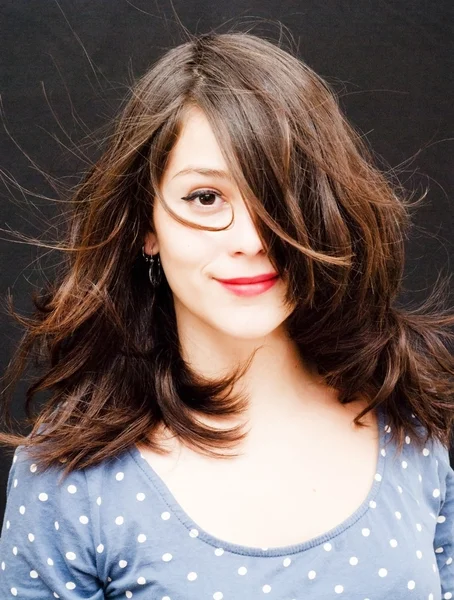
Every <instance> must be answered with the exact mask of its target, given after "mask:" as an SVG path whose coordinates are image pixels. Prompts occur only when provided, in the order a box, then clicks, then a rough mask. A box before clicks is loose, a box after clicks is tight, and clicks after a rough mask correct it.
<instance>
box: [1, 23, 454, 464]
mask: <svg viewBox="0 0 454 600" xmlns="http://www.w3.org/2000/svg"><path fill="white" fill-rule="evenodd" d="M191 107H197V108H199V109H201V110H202V111H203V112H204V114H205V115H206V117H207V119H208V120H209V123H210V125H211V126H212V128H213V131H214V133H215V135H216V138H217V139H218V141H219V143H220V146H221V148H222V152H223V154H224V156H225V159H226V162H227V164H228V166H229V168H230V171H231V173H232V174H233V176H234V178H235V181H236V182H237V184H238V187H239V189H240V190H241V192H242V195H243V197H244V199H245V202H246V204H247V207H248V210H250V213H251V214H252V215H253V218H254V222H255V223H256V225H257V230H258V232H259V235H260V236H261V238H262V240H263V242H264V243H265V244H266V248H267V251H268V253H269V258H270V261H271V262H272V264H273V266H274V267H275V269H276V270H277V271H278V272H279V273H281V274H282V275H285V276H286V278H287V281H288V287H287V296H286V301H287V302H288V303H289V304H291V305H292V307H294V309H293V311H292V313H291V314H290V316H289V317H288V319H287V321H286V327H287V331H288V333H289V335H290V336H291V338H292V339H293V340H294V341H295V342H296V344H297V347H298V349H299V351H300V353H301V356H302V357H305V358H309V357H310V359H311V361H313V362H314V363H315V364H316V366H317V369H318V372H319V374H320V375H321V377H322V378H323V381H324V382H326V384H327V385H329V386H331V387H334V388H335V389H336V390H338V392H339V396H338V398H339V402H341V403H348V402H352V401H354V400H356V399H357V398H359V397H360V396H361V397H366V398H367V400H368V407H367V408H366V409H365V410H364V411H363V412H361V413H360V414H359V415H358V416H357V417H356V419H355V424H356V425H359V426H365V424H364V423H363V422H362V421H361V419H362V417H363V416H364V415H365V414H367V412H369V411H370V410H372V409H373V408H375V407H378V406H384V407H385V408H386V411H387V414H388V423H389V426H390V431H391V434H392V438H394V439H395V440H396V441H397V442H398V446H399V450H401V449H402V447H403V443H404V435H405V434H406V433H409V432H410V433H411V434H412V436H413V438H414V441H415V443H417V444H419V445H420V446H421V447H422V445H423V444H425V443H427V441H428V440H429V439H430V438H437V439H438V440H439V441H441V442H442V443H443V444H444V445H446V446H447V445H449V444H450V443H451V437H452V429H453V406H454V403H453V398H454V385H453V384H454V378H453V375H454V359H453V355H452V353H451V351H450V347H449V343H450V342H452V340H453V333H452V332H451V331H450V330H449V327H450V326H451V325H452V324H453V323H454V314H452V312H450V311H449V310H448V309H447V308H446V306H445V304H444V301H445V298H446V297H447V296H446V295H444V291H445V290H444V287H443V286H439V287H438V288H436V289H435V288H434V290H433V292H432V294H431V296H430V298H429V299H428V300H426V301H425V302H424V304H423V305H422V306H420V307H418V308H411V309H410V308H404V307H402V306H398V305H397V297H398V293H399V291H400V289H401V285H402V275H403V268H404V242H405V238H406V237H407V236H408V231H409V229H410V226H411V209H412V208H413V207H415V206H417V205H418V204H419V202H420V201H421V200H422V199H423V198H424V196H423V197H422V198H421V199H420V200H418V201H415V202H412V199H411V198H410V197H409V195H408V194H407V193H406V192H405V190H404V189H403V186H401V185H400V184H399V183H397V182H396V181H393V179H392V177H391V174H390V173H389V172H386V171H384V170H382V169H380V168H379V167H378V166H377V165H376V164H375V159H374V156H373V153H372V151H371V150H370V149H369V148H368V147H367V145H366V143H365V142H364V141H363V140H362V139H361V136H360V135H359V133H357V132H356V131H355V129H354V127H353V126H352V125H350V124H349V123H348V122H347V120H346V118H345V117H344V116H343V114H342V111H341V109H340V106H339V101H338V98H337V97H336V94H335V92H334V91H333V90H332V89H331V87H330V85H329V84H328V83H327V82H326V81H325V80H323V79H322V78H321V77H320V76H318V75H317V74H316V73H315V72H314V71H313V70H312V69H311V68H310V67H309V66H308V65H306V64H305V63H304V62H303V61H302V60H301V59H299V58H298V57H297V56H296V55H294V54H292V53H291V52H290V51H287V50H285V49H283V48H281V47H280V46H279V45H278V44H276V43H273V42H272V41H269V40H266V39H264V38H261V37H258V36H255V35H252V34H250V33H247V32H229V33H217V34H215V33H212V34H204V35H198V36H191V38H190V39H189V40H187V41H185V42H184V43H182V44H180V45H178V46H176V47H173V48H172V49H170V50H168V51H167V52H166V53H165V54H164V55H163V56H162V57H160V58H159V60H157V61H156V62H155V63H154V64H153V65H152V66H151V68H150V69H149V70H148V71H147V72H146V73H145V74H144V75H143V76H142V77H140V78H138V79H137V80H136V81H134V84H133V85H132V86H131V88H130V90H129V93H128V97H127V98H126V101H125V103H124V105H123V106H122V107H121V110H120V111H119V112H118V114H117V116H116V118H115V119H114V122H113V133H112V135H111V136H109V138H108V139H107V140H106V144H105V147H104V148H103V150H102V153H101V156H100V158H99V159H97V160H96V162H94V164H92V165H91V166H90V168H89V170H88V171H87V172H86V173H85V174H84V176H83V178H82V179H81V181H80V182H79V183H78V184H77V186H75V188H74V189H73V190H72V196H71V198H70V200H71V213H70V214H71V218H70V220H69V222H68V226H67V228H66V229H65V237H64V239H63V240H62V242H61V245H60V246H59V249H61V250H63V251H64V262H63V263H62V264H61V266H60V269H59V271H58V272H57V274H56V276H55V277H54V278H53V280H52V282H48V283H47V284H46V285H45V286H44V287H42V288H41V289H40V292H39V293H34V294H33V303H34V310H33V315H32V316H31V317H24V316H21V315H19V314H18V313H17V312H16V311H15V310H14V309H13V308H12V302H11V298H9V302H8V308H9V311H10V313H11V315H12V316H13V317H14V318H15V319H16V320H17V321H18V322H19V323H20V324H21V326H22V327H23V328H24V330H25V331H24V333H23V336H22V338H21V341H20V344H19V347H18V348H17V350H16V352H15V354H14V356H13V360H12V361H11V362H10V364H9V365H8V368H7V370H6V372H5V375H4V377H3V379H2V381H3V382H4V384H5V385H4V387H3V389H2V396H1V408H2V416H3V417H4V419H5V423H7V424H8V427H9V428H11V425H12V423H11V415H10V407H11V403H12V390H13V388H14V386H15V385H16V384H17V382H18V380H19V379H20V377H21V375H22V374H23V372H24V370H25V368H26V365H27V363H28V362H29V361H30V360H31V359H32V358H33V357H34V358H35V364H36V365H37V366H39V369H40V373H39V376H38V377H37V378H36V379H35V380H33V381H32V382H31V385H30V386H29V387H28V389H27V392H26V398H25V412H26V417H27V423H28V424H29V425H30V426H31V427H32V430H31V433H30V434H29V435H28V436H23V435H19V434H15V433H13V432H12V431H10V432H4V433H2V434H1V435H0V443H2V444H4V445H8V446H11V445H12V446H17V445H19V444H23V445H25V446H27V447H28V450H29V451H31V452H32V454H33V455H34V457H35V459H36V460H37V461H38V462H39V463H40V465H41V466H42V467H43V468H44V469H45V468H47V467H49V466H50V465H52V464H53V463H58V462H63V463H65V467H64V469H65V474H67V473H69V472H71V471H72V470H74V469H79V468H84V467H87V466H91V465H95V464H96V463H98V462H100V461H101V460H103V459H105V458H107V457H111V456H113V455H116V454H117V453H119V452H121V451H123V450H124V449H126V448H127V447H128V446H130V445H131V444H134V443H142V444H146V445H147V446H149V447H150V448H153V449H155V450H156V451H158V452H161V453H165V450H164V449H163V448H162V447H160V445H159V443H158V441H157V439H155V438H154V437H153V433H154V432H156V431H157V429H158V427H159V426H160V425H163V424H164V425H165V426H166V427H167V428H168V429H169V430H170V431H172V432H173V433H174V434H175V435H176V436H178V438H179V439H180V440H181V441H182V442H183V443H185V444H187V445H189V446H191V447H192V448H194V449H196V450H197V451H199V452H202V453H205V454H207V455H210V456H213V457H217V458H225V457H226V454H225V453H224V452H222V450H225V449H234V447H235V445H236V444H237V443H238V442H239V441H240V440H241V439H243V437H244V436H245V433H244V431H242V429H241V427H240V426H236V427H234V428H231V429H226V428H214V427H208V426H207V425H204V424H203V423H202V422H201V421H200V420H199V419H198V418H197V415H211V416H216V417H217V418H220V419H225V420H228V419H231V418H232V416H236V415H240V414H242V412H243V411H244V410H245V408H246V406H247V397H246V396H245V395H240V394H233V393H232V389H233V386H234V384H235V383H236V382H237V381H238V379H239V378H240V377H241V376H242V375H243V374H244V373H245V372H246V370H247V368H248V367H249V365H250V361H251V359H252V357H251V358H250V359H249V360H248V361H247V362H246V363H245V364H241V365H239V366H238V368H236V369H235V370H234V371H233V372H232V373H230V374H228V376H225V377H224V378H222V379H220V380H213V379H207V378H202V377H201V376H200V375H199V374H197V373H195V372H193V371H192V370H191V368H190V367H189V365H188V364H187V362H185V361H184V360H183V358H182V355H181V352H180V346H179V341H178V332H177V327H176V319H175V312H174V305H173V297H172V292H171V289H170V287H169V285H168V283H167V280H166V278H165V277H164V278H163V281H162V283H161V285H160V286H159V287H157V288H153V287H152V286H151V285H150V284H149V281H148V277H147V267H146V265H145V263H144V261H143V258H142V256H141V247H142V244H143V242H144V238H145V236H146V234H147V232H148V231H152V230H153V222H152V211H153V202H156V201H162V197H161V194H160V189H159V184H160V181H161V178H162V174H163V172H164V170H165V168H166V163H167V158H168V155H169V152H170V151H171V149H172V147H173V145H174V144H175V142H176V140H177V138H178V135H179V132H180V130H181V125H182V123H183V121H184V118H185V115H186V114H187V111H188V110H189V109H190V108H191ZM174 217H175V218H177V219H179V218H178V217H177V216H176V215H174ZM179 220H181V219H179ZM182 222H184V221H182ZM187 226H188V227H198V226H197V225H193V224H189V223H187ZM38 392H50V396H49V398H48V399H47V400H46V402H45V403H44V404H43V405H42V407H41V408H40V410H39V411H38V412H37V414H33V411H32V410H31V406H32V401H33V399H34V396H35V394H36V393H38ZM418 423H419V424H422V425H423V426H424V431H423V432H421V430H420V428H419V427H418ZM219 450H221V452H218V451H219ZM229 456H232V454H230V455H229Z"/></svg>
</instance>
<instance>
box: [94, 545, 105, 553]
mask: <svg viewBox="0 0 454 600" xmlns="http://www.w3.org/2000/svg"><path fill="white" fill-rule="evenodd" d="M103 550H104V545H103V544H99V545H98V547H97V548H96V552H98V553H99V554H101V552H102V551H103Z"/></svg>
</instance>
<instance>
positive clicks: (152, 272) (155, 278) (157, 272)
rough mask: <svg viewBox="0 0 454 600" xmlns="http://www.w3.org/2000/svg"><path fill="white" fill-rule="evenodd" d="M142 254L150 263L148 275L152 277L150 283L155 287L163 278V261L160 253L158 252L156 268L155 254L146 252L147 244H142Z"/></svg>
mask: <svg viewBox="0 0 454 600" xmlns="http://www.w3.org/2000/svg"><path fill="white" fill-rule="evenodd" d="M142 256H143V257H144V259H145V261H146V262H147V263H149V265H150V267H149V269H148V277H149V279H150V283H151V285H152V286H153V287H157V286H158V285H159V284H160V283H161V279H162V270H161V261H160V260H159V254H156V263H157V266H156V269H155V267H154V263H155V259H154V258H153V254H145V244H144V245H143V246H142Z"/></svg>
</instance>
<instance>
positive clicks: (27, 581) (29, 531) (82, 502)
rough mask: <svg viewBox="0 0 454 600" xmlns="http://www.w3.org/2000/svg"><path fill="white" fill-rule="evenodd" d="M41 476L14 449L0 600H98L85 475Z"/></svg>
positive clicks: (0, 552) (0, 556)
mask: <svg viewBox="0 0 454 600" xmlns="http://www.w3.org/2000/svg"><path fill="white" fill-rule="evenodd" d="M60 476H61V470H59V469H57V468H55V467H54V468H51V469H48V470H46V471H44V470H43V471H42V472H40V471H39V470H38V469H37V466H36V464H34V463H33V460H32V459H31V458H30V455H29V454H27V452H26V451H25V450H24V446H19V447H18V448H17V449H16V452H15V454H14V457H13V463H12V465H11V468H10V471H9V474H8V482H7V495H6V510H5V515H4V520H3V527H2V532H1V537H0V563H1V564H0V567H1V568H0V598H5V599H6V598H13V597H15V596H17V597H18V598H22V599H24V600H50V599H52V598H64V599H65V600H66V599H67V600H70V599H74V600H79V599H81V598H89V599H90V600H101V599H103V598H104V594H103V584H102V582H101V581H100V580H99V578H98V576H97V563H96V552H95V549H94V543H93V536H92V529H91V527H92V525H91V516H90V505H89V497H88V488H87V481H86V475H85V473H84V471H83V470H81V471H75V472H73V473H71V474H69V475H68V476H67V478H66V479H64V480H63V479H62V480H61V482H60Z"/></svg>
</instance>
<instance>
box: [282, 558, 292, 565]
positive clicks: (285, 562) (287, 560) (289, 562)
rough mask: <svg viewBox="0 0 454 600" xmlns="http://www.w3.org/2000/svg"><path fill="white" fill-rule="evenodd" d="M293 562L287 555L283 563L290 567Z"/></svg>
mask: <svg viewBox="0 0 454 600" xmlns="http://www.w3.org/2000/svg"><path fill="white" fill-rule="evenodd" d="M291 562H292V559H291V558H288V557H287V558H284V561H283V563H282V564H283V565H284V567H288V566H289V565H290V564H291Z"/></svg>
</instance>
